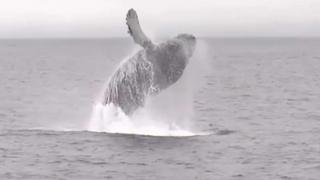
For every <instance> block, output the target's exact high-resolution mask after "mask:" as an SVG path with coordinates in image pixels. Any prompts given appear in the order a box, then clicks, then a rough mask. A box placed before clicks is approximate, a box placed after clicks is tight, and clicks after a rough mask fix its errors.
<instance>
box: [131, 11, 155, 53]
mask: <svg viewBox="0 0 320 180" xmlns="http://www.w3.org/2000/svg"><path fill="white" fill-rule="evenodd" d="M126 20H127V25H128V33H129V34H130V35H131V36H132V38H133V40H134V42H135V43H137V44H139V45H141V46H142V47H143V48H147V47H150V46H152V45H153V44H152V42H151V40H150V39H149V38H148V37H147V36H146V35H145V34H144V33H143V31H142V29H141V27H140V24H139V19H138V15H137V13H136V11H135V10H134V9H130V10H129V11H128V13H127V18H126Z"/></svg>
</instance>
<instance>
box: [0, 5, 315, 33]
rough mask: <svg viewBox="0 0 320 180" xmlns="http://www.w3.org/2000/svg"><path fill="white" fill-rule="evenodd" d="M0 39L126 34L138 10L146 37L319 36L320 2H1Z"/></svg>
mask: <svg viewBox="0 0 320 180" xmlns="http://www.w3.org/2000/svg"><path fill="white" fill-rule="evenodd" d="M0 5H1V6H0V38H13V37H15V38H19V37H22V38H30V37H40V38H41V37H119V36H123V37H126V36H128V35H127V33H126V31H127V27H126V25H125V15H126V12H127V10H128V9H129V8H131V7H132V8H134V9H136V10H137V12H138V16H139V19H140V23H141V25H142V27H143V29H144V31H145V32H146V34H148V35H149V36H151V37H156V36H174V35H175V34H178V33H182V32H185V33H193V34H195V35H197V36H320V0H157V1H152V0H0Z"/></svg>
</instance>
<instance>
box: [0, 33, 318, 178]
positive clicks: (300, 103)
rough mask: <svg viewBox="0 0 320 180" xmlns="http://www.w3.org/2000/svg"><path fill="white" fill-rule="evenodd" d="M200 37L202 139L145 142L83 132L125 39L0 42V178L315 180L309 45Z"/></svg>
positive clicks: (312, 51) (314, 83) (197, 97)
mask: <svg viewBox="0 0 320 180" xmlns="http://www.w3.org/2000/svg"><path fill="white" fill-rule="evenodd" d="M201 41H202V42H203V43H204V44H206V47H207V50H208V51H207V52H208V54H206V56H205V58H206V61H205V62H206V64H205V66H206V67H207V69H209V71H208V72H207V73H206V74H204V76H203V77H202V78H201V81H202V82H201V87H198V89H197V91H195V92H194V99H192V101H193V107H194V116H193V118H192V120H191V121H192V129H193V130H194V131H197V132H204V133H203V134H195V135H191V136H149V135H136V134H119V133H106V132H93V131H87V129H86V126H87V123H88V121H89V119H90V117H91V115H92V109H93V106H94V104H95V101H96V100H97V98H98V97H97V96H98V94H99V93H101V91H102V90H103V87H104V85H105V83H106V81H107V79H108V77H109V76H110V75H111V74H112V73H113V71H114V69H115V68H116V67H117V66H118V64H119V63H120V61H122V60H123V59H124V58H125V57H126V56H127V55H129V54H130V53H132V50H133V49H134V48H135V47H134V44H133V43H132V40H131V39H120V38H119V39H117V38H114V39H51V40H50V39H48V40H41V39H38V40H33V39H19V40H9V39H8V40H0V77H1V78H0V85H1V86H0V100H1V103H0V179H24V180H25V179H32V180H42V179H61V180H62V179H66V180H69V179H75V180H80V179H83V180H94V179H115V180H124V179H130V180H166V179H176V180H179V179H184V180H189V179H190V180H191V179H198V180H213V179H217V180H278V179H279V180H318V179H319V177H320V39H316V38H247V39H245V38H233V39H232V38H216V39H214V38H211V39H202V40H201ZM193 60H197V59H196V58H194V59H193ZM172 100H173V101H174V99H172ZM177 113H180V111H177Z"/></svg>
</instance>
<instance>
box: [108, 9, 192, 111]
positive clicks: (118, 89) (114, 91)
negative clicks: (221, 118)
mask: <svg viewBox="0 0 320 180" xmlns="http://www.w3.org/2000/svg"><path fill="white" fill-rule="evenodd" d="M126 20H127V25H128V29H129V30H128V32H129V34H130V35H131V36H132V38H133V39H134V41H135V43H137V44H139V45H141V46H142V47H143V49H142V50H140V51H139V52H137V53H136V54H135V55H134V56H133V57H131V58H129V59H127V60H126V61H124V62H123V63H122V64H120V66H119V68H118V69H117V70H116V72H115V73H114V74H113V75H112V77H111V78H110V79H109V82H108V86H107V89H106V91H105V97H104V98H105V99H104V104H111V103H112V104H114V105H115V106H118V107H120V108H121V109H122V110H123V112H124V113H125V114H127V115H131V114H132V113H133V112H134V111H135V110H136V109H138V108H139V107H142V106H143V105H144V103H145V100H146V97H147V96H149V95H156V94H158V93H159V92H161V91H162V90H164V89H166V88H167V87H169V86H170V85H172V84H174V83H175V82H176V81H177V80H178V79H179V78H180V77H181V75H182V74H183V71H184V69H185V67H186V65H187V63H188V61H189V58H190V57H191V56H192V54H193V51H194V48H195V44H196V38H195V37H194V36H193V35H189V34H179V35H178V36H177V37H175V38H173V39H171V40H168V41H166V42H164V43H161V44H159V45H155V44H153V43H152V41H151V40H150V39H149V38H148V37H147V36H146V35H145V34H144V33H143V31H142V29H141V27H140V24H139V20H138V16H137V13H136V12H135V10H133V9H130V10H129V11H128V13H127V18H126Z"/></svg>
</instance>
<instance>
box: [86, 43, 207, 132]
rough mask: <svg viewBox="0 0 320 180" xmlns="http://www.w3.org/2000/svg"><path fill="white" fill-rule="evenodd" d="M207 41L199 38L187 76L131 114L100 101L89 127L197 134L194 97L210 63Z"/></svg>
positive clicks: (104, 130) (119, 130)
mask: <svg viewBox="0 0 320 180" xmlns="http://www.w3.org/2000/svg"><path fill="white" fill-rule="evenodd" d="M205 47H206V46H205V44H203V43H202V42H198V45H197V49H196V51H195V53H194V56H193V58H192V59H191V60H190V62H189V64H188V66H187V67H186V69H185V71H184V74H183V76H182V77H181V78H180V79H179V80H178V81H177V82H176V83H175V84H174V85H172V86H171V87H169V88H167V89H165V90H163V91H162V92H161V93H160V94H158V95H157V96H153V97H148V98H147V99H146V104H145V106H144V107H143V108H140V109H138V110H137V111H135V112H134V114H133V115H132V116H130V117H128V116H126V114H125V113H123V112H122V110H121V109H120V108H118V107H116V106H114V105H113V104H107V105H103V104H102V103H96V104H95V105H94V107H93V113H92V117H91V119H90V121H89V123H88V125H87V130H88V131H94V132H108V133H123V134H140V135H152V136H195V135H204V134H205V133H195V132H194V131H193V130H192V124H193V120H194V109H193V99H194V98H193V97H194V95H195V93H196V92H197V90H198V89H199V88H200V86H201V83H202V82H203V75H204V74H203V73H204V72H206V71H204V69H203V68H204V67H206V66H207V64H206V63H205V61H206V60H207V58H206V57H207V52H206V48H205Z"/></svg>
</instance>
